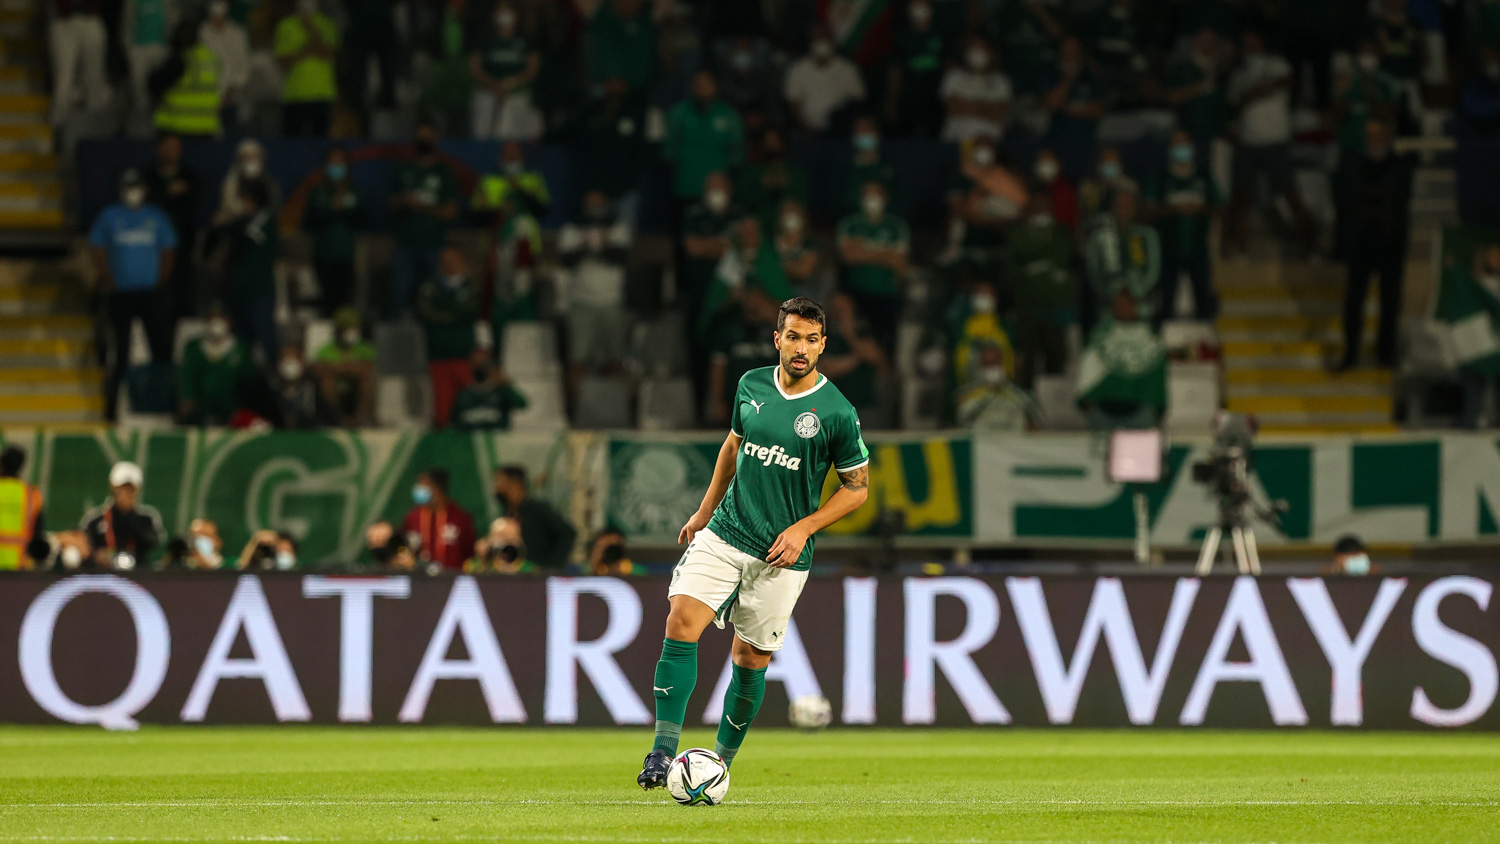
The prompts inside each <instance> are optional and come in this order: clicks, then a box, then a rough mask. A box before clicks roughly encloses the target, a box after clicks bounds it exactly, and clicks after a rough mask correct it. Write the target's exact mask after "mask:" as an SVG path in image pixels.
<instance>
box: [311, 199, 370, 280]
mask: <svg viewBox="0 0 1500 844" xmlns="http://www.w3.org/2000/svg"><path fill="white" fill-rule="evenodd" d="M363 219H364V207H363V206H362V205H360V202H359V194H357V193H355V192H354V189H353V188H352V187H350V188H348V189H346V190H344V191H343V193H336V192H335V191H334V186H333V185H331V184H328V183H327V182H324V183H323V184H320V185H318V186H316V187H314V188H313V189H312V190H311V191H309V192H308V195H307V213H306V215H305V216H304V217H303V218H302V227H303V228H304V229H306V230H307V231H308V233H309V234H311V235H312V237H313V258H314V259H316V260H318V261H326V262H328V263H331V264H352V263H354V248H355V244H356V241H358V239H359V231H358V229H359V224H360V222H361V221H362V220H363Z"/></svg>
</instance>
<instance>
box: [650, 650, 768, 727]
mask: <svg viewBox="0 0 1500 844" xmlns="http://www.w3.org/2000/svg"><path fill="white" fill-rule="evenodd" d="M736 670H738V669H736ZM697 682H698V643H697V642H679V641H677V640H676V639H663V640H662V643H661V659H660V660H658V661H657V663H656V679H654V680H652V681H651V693H652V694H653V695H655V696H656V744H655V745H653V746H652V748H651V749H652V750H656V749H658V748H660V749H662V750H665V751H667V752H668V753H670V754H672V755H673V756H676V755H677V737H678V736H680V735H682V722H683V721H684V720H686V719H687V705H688V698H690V697H692V696H693V686H694V685H696V684H697ZM762 685H764V684H762ZM757 703H759V699H757Z"/></svg>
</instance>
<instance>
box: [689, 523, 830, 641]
mask: <svg viewBox="0 0 1500 844" xmlns="http://www.w3.org/2000/svg"><path fill="white" fill-rule="evenodd" d="M806 584H807V572H805V571H792V570H791V569H779V568H776V567H775V566H773V565H771V564H770V563H767V562H766V561H765V560H761V559H757V558H755V557H753V556H751V555H749V554H746V553H745V552H744V551H741V550H740V549H738V548H736V547H734V546H733V545H730V544H729V543H727V542H725V541H724V540H722V539H720V538H719V537H718V536H717V535H716V534H715V533H714V532H713V531H711V530H708V529H707V528H704V529H703V530H700V531H698V533H697V534H696V535H695V536H694V537H693V541H692V542H689V543H688V547H687V551H685V552H683V554H682V559H681V560H679V561H678V563H677V567H676V568H674V569H672V586H671V588H670V589H668V590H667V597H669V598H671V597H676V596H678V595H686V596H688V597H689V598H696V599H697V600H699V601H702V602H703V603H704V604H706V605H708V606H710V607H712V608H713V609H714V611H715V613H716V615H715V617H714V624H716V625H718V626H719V627H720V628H722V627H723V626H724V620H725V619H726V618H727V619H728V620H729V623H730V624H733V625H734V632H735V635H736V636H739V637H740V638H741V639H744V640H745V641H746V642H747V643H749V644H750V645H753V646H754V647H756V648H758V649H759V650H763V651H779V650H781V643H782V640H783V639H785V638H786V626H787V622H789V621H790V620H791V618H792V608H793V607H795V606H796V605H797V598H798V597H799V596H801V595H802V587H803V586H804V585H806Z"/></svg>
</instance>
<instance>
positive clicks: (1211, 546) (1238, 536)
mask: <svg viewBox="0 0 1500 844" xmlns="http://www.w3.org/2000/svg"><path fill="white" fill-rule="evenodd" d="M1226 530H1227V531H1228V532H1229V539H1230V544H1231V545H1233V546H1234V561H1235V563H1237V564H1238V565H1239V569H1240V574H1253V575H1256V576H1257V577H1258V576H1260V552H1259V551H1257V550H1256V548H1255V528H1252V527H1250V526H1249V525H1247V524H1244V523H1243V522H1242V521H1241V520H1237V519H1227V518H1220V520H1219V524H1216V525H1214V526H1213V527H1211V528H1209V530H1208V535H1207V536H1205V537H1203V550H1201V551H1199V552H1198V568H1197V570H1196V574H1198V575H1199V576H1200V577H1201V576H1203V575H1206V574H1208V573H1209V572H1211V571H1213V567H1214V557H1217V556H1219V552H1220V551H1222V550H1223V549H1224V532H1225V531H1226Z"/></svg>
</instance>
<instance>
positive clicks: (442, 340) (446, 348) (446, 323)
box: [417, 281, 479, 362]
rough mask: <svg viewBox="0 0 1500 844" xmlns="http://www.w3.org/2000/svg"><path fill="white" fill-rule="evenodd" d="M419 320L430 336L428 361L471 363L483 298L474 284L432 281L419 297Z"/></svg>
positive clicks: (425, 286)
mask: <svg viewBox="0 0 1500 844" xmlns="http://www.w3.org/2000/svg"><path fill="white" fill-rule="evenodd" d="M417 317H418V319H420V320H421V322H422V327H423V328H424V329H425V330H426V335H427V360H428V361H429V362H431V361H446V360H468V358H469V355H471V354H473V352H474V346H475V339H474V328H475V326H476V325H477V324H478V322H479V294H478V292H476V291H475V290H474V286H473V285H471V284H462V285H459V286H458V287H449V286H448V285H447V284H446V283H444V282H441V281H429V282H427V283H426V284H423V285H422V289H421V290H420V291H418V293H417Z"/></svg>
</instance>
